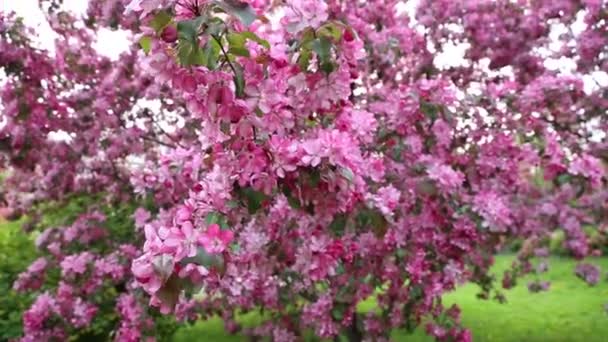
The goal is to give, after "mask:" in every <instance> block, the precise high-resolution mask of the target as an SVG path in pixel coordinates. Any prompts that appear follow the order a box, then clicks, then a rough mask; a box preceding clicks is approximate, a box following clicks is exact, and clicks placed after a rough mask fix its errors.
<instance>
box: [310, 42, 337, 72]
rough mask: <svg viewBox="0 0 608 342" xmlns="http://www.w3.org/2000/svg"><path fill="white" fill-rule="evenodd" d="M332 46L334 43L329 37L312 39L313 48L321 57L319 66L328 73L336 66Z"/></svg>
mask: <svg viewBox="0 0 608 342" xmlns="http://www.w3.org/2000/svg"><path fill="white" fill-rule="evenodd" d="M331 47H332V43H331V41H330V40H329V38H327V37H319V38H317V39H315V40H313V41H312V49H313V51H314V52H315V53H316V54H317V56H318V57H319V66H320V68H321V70H322V71H324V72H325V73H328V74H329V73H331V72H332V71H333V70H334V68H335V67H334V64H333V63H332V61H331Z"/></svg>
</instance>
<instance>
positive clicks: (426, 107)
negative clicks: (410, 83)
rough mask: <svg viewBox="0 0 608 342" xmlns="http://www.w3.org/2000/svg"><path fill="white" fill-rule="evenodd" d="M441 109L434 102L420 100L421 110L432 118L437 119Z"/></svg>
mask: <svg viewBox="0 0 608 342" xmlns="http://www.w3.org/2000/svg"><path fill="white" fill-rule="evenodd" d="M439 109H440V108H439V106H438V105H436V104H433V103H431V102H426V101H421V102H420V111H421V112H422V113H423V114H424V115H426V116H427V117H428V118H429V119H431V120H435V119H437V114H438V113H439Z"/></svg>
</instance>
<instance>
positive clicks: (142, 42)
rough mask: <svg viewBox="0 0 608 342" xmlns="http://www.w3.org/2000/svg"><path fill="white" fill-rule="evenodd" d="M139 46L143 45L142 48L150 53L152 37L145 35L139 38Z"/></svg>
mask: <svg viewBox="0 0 608 342" xmlns="http://www.w3.org/2000/svg"><path fill="white" fill-rule="evenodd" d="M139 46H141V48H142V50H144V52H145V53H146V55H147V54H149V53H150V49H152V38H150V37H149V36H143V37H141V39H140V40H139Z"/></svg>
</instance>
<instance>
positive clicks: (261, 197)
mask: <svg viewBox="0 0 608 342" xmlns="http://www.w3.org/2000/svg"><path fill="white" fill-rule="evenodd" d="M240 192H241V196H243V198H244V199H245V201H246V202H247V209H249V213H250V214H254V213H255V212H256V211H258V210H260V209H261V208H262V202H264V201H265V200H266V199H267V198H268V196H266V195H265V194H264V193H263V192H260V191H257V190H254V189H253V188H251V187H247V188H242V189H241V191H240Z"/></svg>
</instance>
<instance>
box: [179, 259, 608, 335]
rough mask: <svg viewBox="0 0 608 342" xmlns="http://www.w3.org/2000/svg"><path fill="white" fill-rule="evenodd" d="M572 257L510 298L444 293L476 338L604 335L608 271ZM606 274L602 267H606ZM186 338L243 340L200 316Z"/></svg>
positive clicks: (606, 263) (554, 263) (468, 291)
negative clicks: (591, 279) (599, 273)
mask: <svg viewBox="0 0 608 342" xmlns="http://www.w3.org/2000/svg"><path fill="white" fill-rule="evenodd" d="M512 260H513V256H510V255H500V256H497V258H496V265H495V267H494V269H493V270H494V271H495V272H497V273H498V274H502V270H504V269H506V268H507V267H508V266H509V265H510V263H511V261H512ZM588 261H589V262H591V263H594V264H598V265H600V266H601V267H602V270H603V271H604V272H605V270H607V269H608V258H606V257H604V258H595V259H589V260H588ZM575 265H576V261H574V260H572V259H568V258H561V257H552V258H551V260H550V269H549V272H547V273H545V274H544V275H543V278H542V279H544V280H550V281H551V289H550V291H548V292H541V293H536V294H535V293H529V292H528V289H527V287H526V285H527V281H528V279H533V278H532V277H528V278H524V279H523V281H519V283H518V285H517V286H516V287H515V288H513V289H511V290H509V291H506V292H505V294H506V295H507V299H508V303H506V304H499V303H497V302H494V301H484V300H479V299H477V298H476V297H475V294H476V293H477V287H476V286H475V285H466V286H462V287H460V288H459V289H458V290H457V291H455V292H453V293H450V294H448V295H446V296H445V302H446V304H448V305H451V304H452V303H458V304H459V305H460V307H461V308H462V311H463V322H464V324H465V326H467V327H469V328H471V329H472V332H473V340H474V341H504V342H516V341H517V342H521V341H527V342H541V341H542V342H547V341H551V342H553V341H564V342H566V341H568V342H576V341H581V342H582V341H585V342H590V341H591V342H592V341H598V342H599V341H607V340H608V315H607V314H606V312H605V311H604V304H605V303H608V281H606V276H605V275H604V277H603V278H604V279H603V280H602V282H600V284H598V285H597V286H595V287H590V286H588V285H587V284H586V283H584V282H583V281H581V280H579V279H578V278H577V277H576V276H574V274H573V269H574V266H575ZM604 274H605V273H604ZM361 308H362V309H364V310H365V309H367V310H369V309H371V308H373V303H364V304H363V305H361ZM258 320H259V317H257V316H255V315H252V314H250V315H248V316H246V317H244V318H243V319H242V321H241V322H242V323H244V324H247V323H252V322H255V321H258ZM174 340H175V341H177V342H182V341H183V342H185V341H218V342H221V341H243V340H245V338H243V337H242V336H229V335H227V334H226V333H225V332H224V330H223V328H222V323H221V321H220V320H219V319H213V320H210V321H207V322H198V323H196V324H195V325H193V326H191V327H184V328H182V329H180V330H179V331H178V332H177V333H176V335H175V338H174ZM393 340H394V341H432V339H431V338H429V337H427V336H425V335H424V333H423V332H422V331H417V332H416V333H415V334H413V335H407V334H406V333H405V332H403V331H394V332H393Z"/></svg>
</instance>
